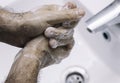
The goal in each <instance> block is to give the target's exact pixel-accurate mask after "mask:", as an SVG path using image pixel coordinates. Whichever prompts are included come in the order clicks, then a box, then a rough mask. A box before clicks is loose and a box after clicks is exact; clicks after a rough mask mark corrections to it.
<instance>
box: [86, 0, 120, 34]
mask: <svg viewBox="0 0 120 83" xmlns="http://www.w3.org/2000/svg"><path fill="white" fill-rule="evenodd" d="M119 18H120V0H115V1H114V2H113V3H112V4H110V5H109V6H107V7H106V8H105V9H103V10H102V11H100V12H99V13H98V14H96V15H95V16H93V17H91V18H90V19H88V20H87V21H86V23H87V30H88V31H89V32H92V33H96V32H99V31H101V30H103V29H104V28H105V27H103V26H104V25H106V24H108V23H112V24H116V23H120V19H119ZM112 21H113V22H112ZM118 21H119V22H118Z"/></svg>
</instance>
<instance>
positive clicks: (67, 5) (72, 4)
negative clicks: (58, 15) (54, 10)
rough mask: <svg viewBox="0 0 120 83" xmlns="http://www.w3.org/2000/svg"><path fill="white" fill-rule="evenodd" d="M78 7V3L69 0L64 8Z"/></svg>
mask: <svg viewBox="0 0 120 83" xmlns="http://www.w3.org/2000/svg"><path fill="white" fill-rule="evenodd" d="M74 8H77V5H76V4H75V3H73V2H67V3H66V4H65V5H64V6H63V9H74Z"/></svg>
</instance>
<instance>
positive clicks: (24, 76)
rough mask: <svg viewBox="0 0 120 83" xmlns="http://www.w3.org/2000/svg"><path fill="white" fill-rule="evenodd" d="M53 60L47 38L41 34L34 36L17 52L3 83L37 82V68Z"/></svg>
mask: <svg viewBox="0 0 120 83" xmlns="http://www.w3.org/2000/svg"><path fill="white" fill-rule="evenodd" d="M53 62H54V60H53V59H52V58H51V56H50V55H49V47H48V40H47V39H46V38H44V37H42V36H41V37H38V38H35V39H34V40H32V41H30V42H29V43H28V44H27V45H26V46H25V48H23V49H22V50H21V51H20V52H19V53H18V54H17V57H16V60H15V61H14V64H13V66H12V68H11V71H10V73H9V75H8V78H7V80H6V82H5V83H37V76H38V72H39V70H40V69H41V68H43V67H45V66H47V65H50V64H51V63H53Z"/></svg>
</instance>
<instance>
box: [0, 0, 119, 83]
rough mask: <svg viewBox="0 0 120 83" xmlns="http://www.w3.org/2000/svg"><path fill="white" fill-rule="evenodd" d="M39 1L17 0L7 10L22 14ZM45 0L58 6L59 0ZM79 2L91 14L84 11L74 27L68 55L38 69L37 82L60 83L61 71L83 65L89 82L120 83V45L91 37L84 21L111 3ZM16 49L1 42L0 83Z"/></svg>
mask: <svg viewBox="0 0 120 83" xmlns="http://www.w3.org/2000/svg"><path fill="white" fill-rule="evenodd" d="M41 1H43V0H17V1H15V2H13V3H10V4H9V7H11V8H12V9H14V10H16V11H22V12H23V11H26V10H30V9H33V8H35V7H38V6H39V5H40V3H41ZM45 1H49V2H50V3H52V2H54V3H56V2H57V3H58V0H52V1H51V0H44V2H45ZM61 1H62V0H61ZM61 1H60V0H59V3H61ZM79 1H81V2H82V4H83V5H85V7H86V8H87V9H88V10H89V11H90V12H91V14H90V13H89V12H88V11H87V10H86V16H85V17H84V19H83V20H82V21H81V23H79V25H78V26H77V27H76V30H75V35H74V36H75V41H76V44H75V46H74V48H73V50H72V52H71V55H70V56H69V57H68V58H67V59H65V60H63V61H62V62H61V63H60V64H58V65H53V66H50V67H47V68H45V69H43V70H41V72H40V73H41V75H40V76H39V77H38V78H39V81H40V83H48V82H49V83H61V76H62V74H63V73H64V71H66V70H67V68H68V67H71V66H75V65H76V66H82V67H84V68H85V69H86V70H87V72H88V74H89V83H120V79H119V78H120V71H119V70H120V67H119V65H120V56H119V55H120V52H119V49H120V47H119V46H120V45H118V44H119V42H117V40H116V39H115V38H113V40H112V41H111V42H110V43H108V42H106V41H105V40H104V39H103V37H102V35H101V33H98V34H96V35H93V34H90V33H88V32H87V31H86V29H85V28H86V25H85V20H86V19H87V18H89V17H90V16H91V15H93V14H95V13H97V12H98V11H99V10H101V9H102V8H103V7H105V6H106V5H107V4H109V3H110V2H112V0H79ZM3 2H4V1H3ZM23 2H24V3H23ZM0 4H2V3H0ZM7 6H8V5H7ZM19 50H20V49H19V48H15V47H12V46H9V45H6V44H2V43H0V55H1V56H0V83H1V82H2V81H3V80H4V79H5V77H6V76H7V74H8V71H9V69H10V66H11V64H12V62H13V60H14V57H15V55H16V54H17V52H18V51H19ZM113 55H114V56H113Z"/></svg>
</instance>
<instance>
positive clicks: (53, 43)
mask: <svg viewBox="0 0 120 83" xmlns="http://www.w3.org/2000/svg"><path fill="white" fill-rule="evenodd" d="M73 41H74V40H73V38H70V39H63V40H56V39H50V41H49V45H50V47H51V48H57V47H60V46H66V45H68V44H70V43H71V42H73Z"/></svg>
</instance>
